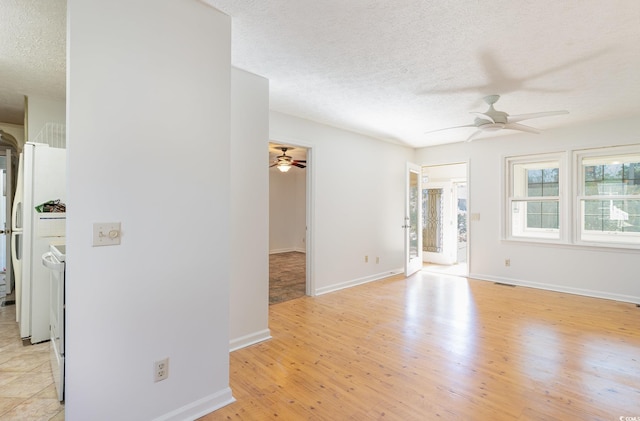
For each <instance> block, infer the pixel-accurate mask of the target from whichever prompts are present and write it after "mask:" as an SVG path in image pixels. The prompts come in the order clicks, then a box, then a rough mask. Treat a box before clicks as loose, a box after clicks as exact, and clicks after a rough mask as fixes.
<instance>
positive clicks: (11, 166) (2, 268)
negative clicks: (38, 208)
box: [0, 131, 18, 306]
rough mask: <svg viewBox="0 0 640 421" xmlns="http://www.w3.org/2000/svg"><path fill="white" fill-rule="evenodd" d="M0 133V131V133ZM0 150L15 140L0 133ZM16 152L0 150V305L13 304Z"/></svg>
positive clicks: (14, 150)
mask: <svg viewBox="0 0 640 421" xmlns="http://www.w3.org/2000/svg"><path fill="white" fill-rule="evenodd" d="M0 132H1V131H0ZM0 137H1V139H0V148H2V147H3V146H5V143H6V142H7V139H8V138H10V139H11V140H12V141H14V142H15V139H14V138H13V137H12V136H10V135H8V134H6V133H4V132H1V133H0ZM17 153H18V152H17V150H16V149H12V148H7V149H2V150H0V187H1V188H2V197H0V305H2V306H5V305H10V304H14V303H15V292H14V287H15V281H14V276H13V269H12V259H11V226H12V221H11V207H12V203H13V195H14V193H15V174H16V173H17Z"/></svg>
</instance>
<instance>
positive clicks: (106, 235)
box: [93, 222, 120, 247]
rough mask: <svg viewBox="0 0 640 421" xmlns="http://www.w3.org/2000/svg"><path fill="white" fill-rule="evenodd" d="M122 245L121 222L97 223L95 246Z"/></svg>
mask: <svg viewBox="0 0 640 421" xmlns="http://www.w3.org/2000/svg"><path fill="white" fill-rule="evenodd" d="M119 244H120V222H95V223H94V224H93V246H94V247H96V246H117V245H119Z"/></svg>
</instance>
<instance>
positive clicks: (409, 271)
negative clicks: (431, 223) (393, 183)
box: [402, 162, 423, 276]
mask: <svg viewBox="0 0 640 421" xmlns="http://www.w3.org/2000/svg"><path fill="white" fill-rule="evenodd" d="M412 173H414V174H417V177H416V181H417V184H418V185H417V189H418V194H417V197H416V200H417V202H418V206H417V210H416V212H417V215H416V223H415V224H416V227H415V230H416V235H417V243H418V244H417V256H416V257H414V258H413V259H412V258H411V244H410V243H411V230H412V228H413V227H412V224H411V216H410V213H411V211H410V209H409V208H410V200H411V198H410V196H411V174H412ZM402 228H403V233H404V275H405V276H411V275H413V274H414V273H416V272H418V271H419V270H420V269H422V265H423V263H422V166H420V165H418V164H414V163H412V162H407V165H406V168H405V197H404V224H403V225H402Z"/></svg>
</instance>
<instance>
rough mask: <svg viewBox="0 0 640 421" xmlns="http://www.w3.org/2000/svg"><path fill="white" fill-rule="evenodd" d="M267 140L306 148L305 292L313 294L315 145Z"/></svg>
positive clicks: (274, 137)
mask: <svg viewBox="0 0 640 421" xmlns="http://www.w3.org/2000/svg"><path fill="white" fill-rule="evenodd" d="M269 142H270V143H271V142H273V143H279V144H283V145H289V146H292V147H298V148H305V149H306V150H307V159H306V161H307V167H306V168H305V171H306V172H307V176H306V185H305V190H306V191H305V196H306V197H305V207H306V209H305V213H306V215H305V220H306V236H305V237H306V240H305V255H306V256H305V266H306V267H305V278H306V279H305V294H306V295H308V296H311V297H313V296H315V295H317V294H316V283H315V256H314V251H315V237H314V233H315V218H314V215H315V212H314V208H313V206H314V204H315V189H314V186H315V177H316V175H315V174H316V172H315V166H314V165H313V164H314V161H313V159H314V150H315V149H316V146H315V145H313V144H310V143H308V142H303V141H299V140H291V139H286V138H282V137H278V136H269Z"/></svg>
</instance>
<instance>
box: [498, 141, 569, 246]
mask: <svg viewBox="0 0 640 421" xmlns="http://www.w3.org/2000/svg"><path fill="white" fill-rule="evenodd" d="M561 158H562V155H558V154H549V155H539V156H532V157H514V158H507V171H508V180H509V182H508V192H507V196H508V204H507V206H508V212H507V214H508V215H509V218H508V220H509V221H508V223H507V225H508V237H511V238H529V239H546V240H559V239H560V238H561V237H562V235H561V219H562V218H561V215H562V214H561V211H562V207H563V206H562V203H561V202H562V200H561V194H560V192H561V181H562V180H561V177H562V168H561V162H562V159H561Z"/></svg>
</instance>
